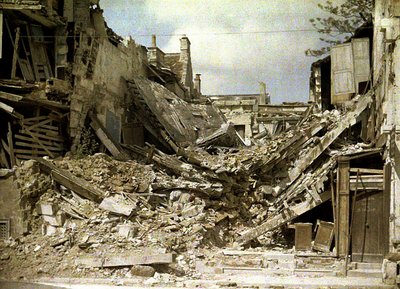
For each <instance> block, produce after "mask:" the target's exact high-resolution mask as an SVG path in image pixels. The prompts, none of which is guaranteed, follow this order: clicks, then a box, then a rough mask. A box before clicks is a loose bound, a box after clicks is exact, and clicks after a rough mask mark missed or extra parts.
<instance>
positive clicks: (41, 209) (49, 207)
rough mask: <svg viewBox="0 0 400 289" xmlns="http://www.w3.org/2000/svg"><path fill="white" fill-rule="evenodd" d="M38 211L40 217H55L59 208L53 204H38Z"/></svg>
mask: <svg viewBox="0 0 400 289" xmlns="http://www.w3.org/2000/svg"><path fill="white" fill-rule="evenodd" d="M36 211H37V212H38V214H40V215H47V216H55V215H56V213H57V211H58V206H57V204H53V203H38V204H36Z"/></svg>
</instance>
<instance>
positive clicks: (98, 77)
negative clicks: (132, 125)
mask: <svg viewBox="0 0 400 289" xmlns="http://www.w3.org/2000/svg"><path fill="white" fill-rule="evenodd" d="M89 34H90V33H89ZM95 41H98V45H97V44H96V45H92V44H90V45H89V44H88V42H86V41H84V42H83V43H82V47H80V48H79V49H78V50H79V51H77V53H76V56H75V63H74V75H75V76H76V78H75V86H74V93H73V95H72V97H71V120H70V132H71V136H72V137H73V139H74V141H73V147H72V149H73V150H74V149H76V145H77V144H78V143H79V139H80V135H81V129H82V128H83V127H84V125H85V119H86V116H87V113H88V111H90V110H93V111H94V112H95V113H96V114H97V117H98V118H99V119H100V121H101V122H102V124H103V125H104V126H105V127H106V128H107V127H108V128H112V132H111V134H112V136H113V137H114V138H115V140H116V141H119V140H120V136H121V128H122V126H123V125H124V124H126V123H128V122H130V121H131V120H130V119H129V118H128V117H127V116H126V115H125V114H124V113H125V111H126V110H127V108H129V106H130V103H131V102H130V100H129V99H127V97H126V87H125V85H124V81H123V80H124V79H131V78H132V77H133V76H143V77H146V69H145V63H146V62H147V56H146V51H145V49H143V47H141V46H139V45H136V44H135V42H134V41H129V42H128V44H127V46H123V45H120V46H119V47H116V46H115V45H113V44H112V43H110V42H109V41H108V39H104V38H100V39H96V40H95ZM88 55H89V56H90V57H91V59H89V60H85V59H84V57H87V56H88ZM90 61H91V62H92V64H90V65H87V63H89V62H90ZM90 66H92V67H90Z"/></svg>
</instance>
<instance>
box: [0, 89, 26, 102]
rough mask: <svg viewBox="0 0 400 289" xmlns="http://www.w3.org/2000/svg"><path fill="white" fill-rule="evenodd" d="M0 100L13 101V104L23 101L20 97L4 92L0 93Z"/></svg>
mask: <svg viewBox="0 0 400 289" xmlns="http://www.w3.org/2000/svg"><path fill="white" fill-rule="evenodd" d="M0 98H1V99H4V100H9V101H14V102H18V101H20V100H22V99H23V97H22V96H20V95H17V94H13V93H9V92H5V91H0Z"/></svg>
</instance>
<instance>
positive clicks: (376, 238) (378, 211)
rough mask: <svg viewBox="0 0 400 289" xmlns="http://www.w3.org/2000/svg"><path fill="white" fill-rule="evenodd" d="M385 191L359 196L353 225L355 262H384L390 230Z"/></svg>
mask: <svg viewBox="0 0 400 289" xmlns="http://www.w3.org/2000/svg"><path fill="white" fill-rule="evenodd" d="M385 215H386V210H385V208H384V194H383V191H375V192H368V193H363V194H360V196H359V197H357V200H356V204H355V210H354V220H353V225H352V237H351V243H352V245H351V249H352V261H353V262H371V263H374V262H382V260H383V256H384V254H385V249H386V248H385V244H386V240H387V235H388V233H389V232H388V230H387V225H386V223H385V222H386V221H387V218H386V216H385Z"/></svg>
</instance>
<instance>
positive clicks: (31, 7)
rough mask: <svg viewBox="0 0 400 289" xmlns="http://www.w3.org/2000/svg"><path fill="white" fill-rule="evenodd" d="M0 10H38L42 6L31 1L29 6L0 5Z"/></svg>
mask: <svg viewBox="0 0 400 289" xmlns="http://www.w3.org/2000/svg"><path fill="white" fill-rule="evenodd" d="M0 8H1V9H4V10H40V9H42V5H40V2H39V1H31V3H29V4H25V3H23V2H22V3H18V4H16V3H5V2H1V3H0Z"/></svg>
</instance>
